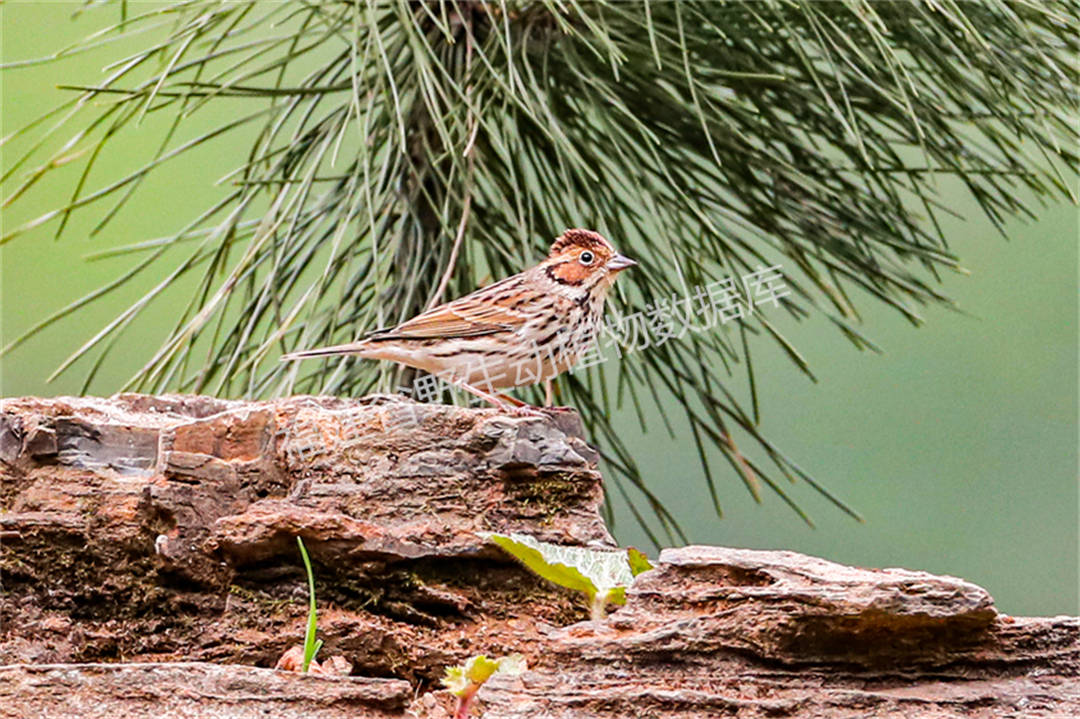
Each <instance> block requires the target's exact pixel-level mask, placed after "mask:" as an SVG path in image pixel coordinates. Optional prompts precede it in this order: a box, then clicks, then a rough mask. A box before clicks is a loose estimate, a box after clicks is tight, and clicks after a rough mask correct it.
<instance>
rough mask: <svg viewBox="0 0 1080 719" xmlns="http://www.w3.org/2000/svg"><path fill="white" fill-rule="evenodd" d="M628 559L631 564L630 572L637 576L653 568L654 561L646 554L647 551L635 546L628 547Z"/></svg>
mask: <svg viewBox="0 0 1080 719" xmlns="http://www.w3.org/2000/svg"><path fill="white" fill-rule="evenodd" d="M626 560H627V562H629V564H630V573H631V574H633V575H634V576H635V577H636V576H637V575H639V574H641V573H642V572H647V571H649V570H650V569H652V568H653V565H652V562H650V561H649V558H648V557H646V556H645V553H644V552H642V551H641V550H638V549H634V548H633V547H628V548H627V550H626Z"/></svg>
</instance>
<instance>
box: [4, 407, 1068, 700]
mask: <svg viewBox="0 0 1080 719" xmlns="http://www.w3.org/2000/svg"><path fill="white" fill-rule="evenodd" d="M596 458H597V455H596V453H595V451H594V450H592V449H591V448H590V447H589V446H588V444H587V443H586V442H585V440H584V438H583V432H582V430H581V427H580V423H579V421H578V419H577V416H576V414H574V413H572V412H555V413H552V415H551V416H550V417H549V418H548V419H540V418H519V417H506V416H502V415H500V414H499V413H497V412H496V411H494V410H487V409H464V408H455V407H445V406H427V405H417V404H415V403H413V402H411V401H409V400H406V399H403V398H395V397H380V396H376V397H370V398H365V399H363V400H344V399H335V398H325V397H293V398H288V399H282V400H276V401H270V402H239V401H225V400H217V399H211V398H206V397H179V396H178V397H146V396H141V395H121V396H118V397H115V398H111V399H95V398H57V399H48V400H42V399H34V398H26V399H17V400H5V401H4V403H3V407H2V408H0V572H2V575H0V579H2V585H0V589H2V594H0V664H7V665H9V666H0V717H2V716H18V717H35V716H48V717H54V716H57V717H67V716H72V717H74V716H79V717H96V716H101V717H105V716H108V717H113V716H125V717H128V716H130V717H154V719H160V718H162V717H172V716H176V717H186V716H199V717H204V716H205V717H248V716H275V717H290V716H320V717H336V716H342V717H344V716H349V717H406V716H411V717H424V718H426V719H445V718H446V717H448V716H451V715H452V712H453V707H454V699H453V697H452V696H450V695H448V694H447V693H446V692H445V691H441V690H439V686H438V679H439V678H440V677H441V676H442V673H443V671H444V669H445V667H446V666H447V665H451V664H455V663H460V662H462V661H464V660H465V659H467V658H468V657H469V656H470V655H473V654H480V653H483V654H487V655H489V656H497V655H502V654H508V653H511V652H520V653H522V654H524V655H525V657H526V659H527V661H528V664H529V667H530V669H529V671H528V672H526V673H525V674H524V675H523V676H521V677H501V676H496V677H495V678H493V679H492V680H491V681H489V682H488V684H486V685H485V686H484V687H483V688H482V689H481V690H480V693H479V696H478V706H479V709H480V710H481V711H482V712H483V716H484V717H487V718H488V719H494V718H496V717H503V718H517V717H521V718H524V717H529V718H530V719H532V718H533V717H541V718H543V717H548V718H551V719H556V718H567V719H569V718H570V717H574V718H575V719H576V718H578V717H582V718H588V717H596V718H602V717H612V718H614V717H626V718H628V719H629V718H633V719H643V718H645V717H655V718H656V719H666V718H668V717H680V718H685V719H689V718H690V717H712V716H734V717H776V716H791V717H811V718H813V717H986V718H987V719H989V717H995V718H996V717H1066V716H1069V717H1071V716H1080V680H1078V675H1080V622H1078V620H1077V619H1076V618H1069V617H1058V618H1054V619H1012V618H1009V617H1003V616H1001V615H999V614H998V613H997V612H996V610H995V609H994V606H993V602H992V600H991V598H990V597H989V595H987V593H986V592H985V591H983V590H982V589H980V588H979V587H976V586H974V585H972V584H969V583H967V582H964V581H962V580H959V579H954V578H951V577H937V576H933V575H929V574H926V573H922V572H912V571H906V570H897V569H891V570H866V569H856V568H852V567H845V566H842V565H837V564H833V563H831V562H826V561H823V560H819V559H814V558H812V557H806V556H803V555H799V554H795V553H790V552H755V551H748V550H734V549H723V548H717V547H687V548H683V549H678V550H666V551H665V552H663V554H662V555H661V557H660V560H659V561H658V562H657V563H656V568H655V569H653V570H652V571H649V572H646V573H644V574H642V575H640V576H639V577H638V578H637V580H636V581H635V583H634V585H633V586H632V587H631V588H630V590H629V591H628V593H627V597H628V601H627V604H626V606H625V607H623V608H621V609H619V610H618V611H617V612H615V613H613V614H612V615H611V616H609V617H608V618H607V620H605V621H603V622H586V621H583V620H584V619H585V617H586V616H587V611H586V610H585V608H584V606H583V603H582V602H581V600H580V599H579V598H577V597H574V596H572V595H569V594H568V593H566V592H564V591H562V590H560V589H558V588H555V587H552V586H550V585H548V584H546V583H545V582H543V581H541V580H538V579H536V578H535V577H533V576H531V575H530V574H528V573H527V572H526V571H525V570H523V569H521V568H520V567H518V566H517V565H516V564H514V563H513V562H510V561H508V560H507V559H506V557H505V556H503V555H501V554H500V553H499V552H498V551H496V550H495V549H494V548H492V547H490V546H486V545H485V544H484V543H483V542H482V541H481V540H480V539H479V538H478V537H477V533H478V532H480V531H502V532H515V531H517V532H525V533H527V534H531V535H533V536H536V537H538V538H540V539H543V540H546V541H554V542H560V543H566V544H575V545H595V546H610V545H611V538H610V536H609V535H608V533H607V530H606V528H605V527H604V524H603V522H602V520H601V517H600V514H599V507H600V502H601V499H602V487H601V477H600V475H599V473H598V472H597V470H596ZM296 536H302V537H303V538H304V540H305V544H306V545H307V547H308V550H309V552H310V553H311V555H312V559H313V563H314V571H315V577H316V585H317V591H318V604H319V625H318V626H319V637H320V638H321V639H322V640H324V642H325V644H324V646H323V648H322V650H321V651H320V656H321V657H329V659H327V660H326V661H325V662H320V664H319V665H318V670H319V671H320V672H323V673H324V674H328V673H333V672H351V673H352V675H353V676H350V677H334V676H325V675H320V676H310V675H309V676H300V675H298V674H295V673H293V672H287V671H279V672H274V671H272V670H270V669H269V667H272V666H274V664H275V662H277V661H278V659H279V658H281V657H282V655H283V654H286V650H287V649H289V647H292V646H294V645H295V644H297V643H298V642H299V641H301V640H302V638H303V636H304V629H305V627H306V619H307V584H306V578H305V574H304V571H303V566H302V564H301V562H300V557H299V553H298V551H297V548H296V543H295V537H296ZM294 654H295V652H294ZM100 662H108V663H107V664H102V663H100ZM293 664H295V662H293ZM324 664H325V666H324ZM251 665H256V666H251ZM290 666H292V665H291V664H290ZM256 667H264V668H265V669H259V668H256ZM360 677H368V678H367V679H361V678H360Z"/></svg>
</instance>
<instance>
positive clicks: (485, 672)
mask: <svg viewBox="0 0 1080 719" xmlns="http://www.w3.org/2000/svg"><path fill="white" fill-rule="evenodd" d="M525 668H526V667H525V660H524V659H523V658H522V656H521V655H520V654H509V655H507V656H505V657H503V658H501V659H488V658H487V657H485V656H484V655H483V654H480V655H478V656H475V657H472V658H471V659H469V661H467V662H465V664H464V665H460V664H459V665H458V666H455V667H447V668H446V676H444V677H443V678H442V684H443V686H444V687H446V688H447V689H449V690H450V693H451V694H453V695H454V696H456V697H457V698H458V703H457V710H456V711H455V712H454V719H466V717H468V716H469V710H470V709H471V708H472V703H473V699H474V698H475V697H476V692H477V691H479V690H480V687H481V686H483V684H484V682H486V681H487V680H488V679H490V678H491V676H492V675H493V674H509V675H511V676H517V675H518V674H521V673H522V672H524V671H525Z"/></svg>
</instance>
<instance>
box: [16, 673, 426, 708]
mask: <svg viewBox="0 0 1080 719" xmlns="http://www.w3.org/2000/svg"><path fill="white" fill-rule="evenodd" d="M412 694H413V692H412V687H410V686H409V684H408V682H403V681H400V680H396V679H367V678H363V677H336V676H329V675H325V674H324V675H319V676H315V675H312V676H296V675H295V674H292V673H286V672H278V671H274V670H273V669H257V668H255V667H244V666H228V665H218V664H203V663H194V662H176V663H170V664H61V665H44V666H41V665H39V666H20V665H14V666H6V667H0V717H3V718H4V719H9V718H10V719H16V718H19V719H37V718H38V717H41V718H44V717H48V719H117V717H124V719H162V718H163V717H198V718H199V719H247V718H248V717H250V718H251V719H263V718H264V717H268V716H269V717H274V718H275V719H291V718H295V719H310V718H311V717H320V718H321V719H388V718H389V717H400V716H402V715H403V713H404V710H405V707H406V705H407V704H408V702H409V701H410V700H411V699H412Z"/></svg>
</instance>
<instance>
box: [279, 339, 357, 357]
mask: <svg viewBox="0 0 1080 719" xmlns="http://www.w3.org/2000/svg"><path fill="white" fill-rule="evenodd" d="M366 349H368V344H367V342H364V341H363V340H361V341H360V342H350V343H349V344H347V345H335V346H333V347H320V348H318V349H313V350H301V351H300V352H290V353H289V354H286V355H282V356H281V361H282V362H289V361H292V360H302V359H310V358H312V357H333V356H334V355H358V354H363V353H364V350H366Z"/></svg>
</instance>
